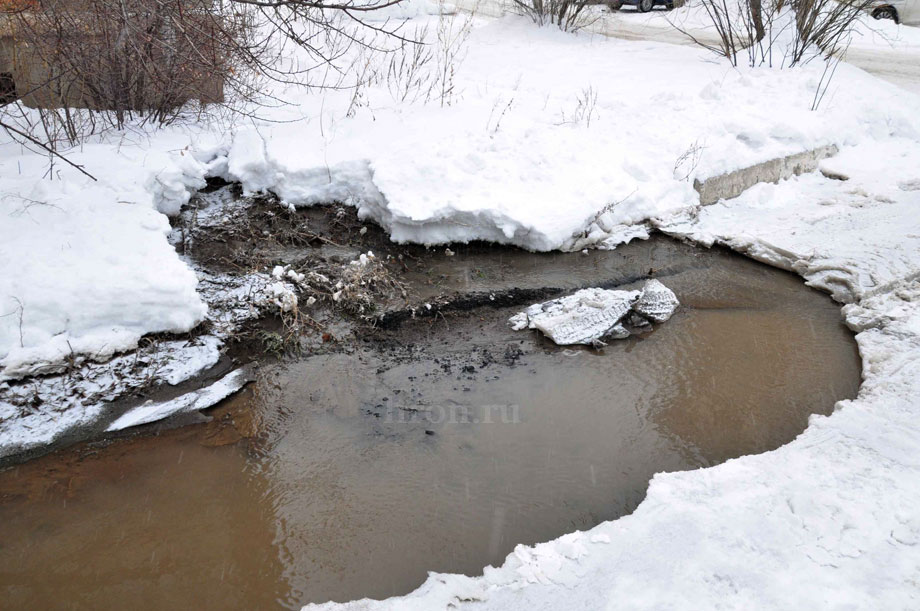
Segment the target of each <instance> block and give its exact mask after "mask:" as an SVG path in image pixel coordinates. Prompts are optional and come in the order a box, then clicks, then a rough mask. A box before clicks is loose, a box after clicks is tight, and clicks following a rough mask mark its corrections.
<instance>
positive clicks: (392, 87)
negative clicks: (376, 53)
mask: <svg viewBox="0 0 920 611" xmlns="http://www.w3.org/2000/svg"><path fill="white" fill-rule="evenodd" d="M413 38H414V41H402V44H401V45H400V48H399V49H398V50H397V51H396V52H395V53H392V54H391V55H390V57H389V62H388V64H387V71H386V81H387V88H388V89H389V91H390V95H391V96H393V99H394V100H396V101H397V102H414V101H416V100H418V99H420V98H423V99H427V98H428V96H429V94H430V91H431V87H432V82H433V80H434V74H433V72H432V70H431V67H432V65H433V63H432V62H433V61H434V58H435V57H434V56H435V54H434V51H433V50H432V48H431V45H428V44H426V43H425V42H424V41H425V40H427V39H428V26H427V25H426V26H423V27H421V28H416V30H415V33H414V35H413Z"/></svg>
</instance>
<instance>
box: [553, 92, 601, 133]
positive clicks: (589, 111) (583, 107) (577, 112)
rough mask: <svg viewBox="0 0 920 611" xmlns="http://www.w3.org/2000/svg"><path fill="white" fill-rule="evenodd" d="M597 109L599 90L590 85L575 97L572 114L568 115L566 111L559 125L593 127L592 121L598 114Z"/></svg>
mask: <svg viewBox="0 0 920 611" xmlns="http://www.w3.org/2000/svg"><path fill="white" fill-rule="evenodd" d="M596 107H597V90H596V89H595V88H594V87H593V86H591V85H589V86H587V87H585V88H584V89H582V90H581V92H580V93H578V95H576V96H575V108H574V109H572V112H570V113H568V114H566V112H565V110H563V111H562V121H560V123H559V124H560V125H565V124H567V123H570V124H575V125H580V124H584V126H585V127H591V121H592V120H593V119H594V117H595V114H596V112H597V111H596Z"/></svg>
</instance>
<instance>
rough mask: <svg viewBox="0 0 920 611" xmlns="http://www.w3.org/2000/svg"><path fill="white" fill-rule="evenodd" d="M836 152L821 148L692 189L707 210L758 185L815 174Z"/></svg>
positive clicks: (696, 182) (696, 183) (829, 147)
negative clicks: (823, 162) (820, 165)
mask: <svg viewBox="0 0 920 611" xmlns="http://www.w3.org/2000/svg"><path fill="white" fill-rule="evenodd" d="M838 151H839V149H838V148H837V145H836V144H829V145H827V146H821V147H818V148H816V149H812V150H810V151H805V152H803V153H796V154H795V155H788V156H786V157H779V158H777V159H771V160H770V161H765V162H763V163H758V164H757V165H752V166H749V167H747V168H742V169H740V170H735V171H734V172H728V173H727V174H721V175H719V176H713V177H711V178H707V179H706V180H704V181H700V180H698V179H697V180H694V181H693V188H694V189H696V191H697V193H699V194H700V204H702V205H704V206H707V205H709V204H714V203H716V202H717V201H719V200H722V199H732V198H733V197H738V196H739V195H741V194H742V193H743V192H744V191H746V190H747V189H750V188H751V187H753V186H754V185H756V184H757V183H760V182H772V183H777V182H779V181H781V180H785V179H787V178H791V177H793V176H798V175H800V174H804V173H805V172H814V171H815V170H817V169H818V163H820V161H821V160H822V159H826V158H828V157H833V156H834V155H836V154H837V152H838Z"/></svg>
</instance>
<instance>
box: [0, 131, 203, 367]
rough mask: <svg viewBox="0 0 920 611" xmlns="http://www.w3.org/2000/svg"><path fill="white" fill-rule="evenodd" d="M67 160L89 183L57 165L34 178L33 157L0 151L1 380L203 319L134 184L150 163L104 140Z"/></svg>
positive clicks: (163, 226) (102, 353)
mask: <svg viewBox="0 0 920 611" xmlns="http://www.w3.org/2000/svg"><path fill="white" fill-rule="evenodd" d="M10 148H12V147H9V146H6V147H3V148H0V153H8V152H9V149H10ZM75 157H76V158H78V159H79V160H80V161H82V162H84V163H86V164H87V165H88V166H90V167H92V168H93V169H94V170H95V171H96V172H97V173H99V174H100V179H101V180H100V182H99V183H93V182H92V181H90V180H89V179H88V178H84V177H81V176H78V175H76V172H74V171H72V170H70V169H69V168H63V167H61V168H56V169H55V172H60V173H61V174H62V175H64V176H65V177H64V178H63V179H58V180H36V179H35V178H34V177H35V176H41V175H42V174H43V173H44V171H45V168H44V167H43V164H44V160H43V159H41V158H37V157H36V156H28V155H23V156H18V155H9V154H7V155H0V175H2V176H3V178H2V180H0V218H2V219H3V221H2V222H0V278H3V282H2V286H0V315H2V317H0V381H2V380H3V379H9V378H17V377H21V376H23V375H30V374H36V373H47V372H49V371H54V370H57V369H59V368H60V366H61V364H62V363H63V362H64V361H65V360H66V359H67V358H69V357H70V356H72V355H79V354H89V355H92V356H93V357H94V358H97V359H100V360H104V359H106V358H109V357H111V356H112V355H113V354H115V353H117V352H121V351H125V350H129V349H132V348H134V347H135V346H136V345H137V340H138V339H139V338H140V337H141V336H143V335H144V334H147V333H152V332H161V331H173V332H182V331H188V330H189V329H191V328H192V327H194V326H195V325H196V324H197V323H198V322H199V321H200V320H201V319H202V317H203V316H204V314H205V311H206V309H205V306H204V304H203V303H202V301H201V299H200V298H199V297H198V295H197V293H196V291H195V286H196V284H197V281H196V279H195V274H194V273H193V272H192V271H191V270H189V269H188V267H187V266H186V265H185V264H184V263H183V262H182V261H180V260H179V257H178V255H177V254H176V252H175V250H174V249H173V248H172V247H171V246H170V245H169V244H168V243H167V241H166V234H167V233H168V232H169V230H170V227H169V223H168V221H167V219H166V217H164V216H163V215H162V214H160V213H158V212H157V211H156V210H155V209H154V208H153V200H152V197H151V194H150V193H149V192H147V191H145V190H144V189H143V184H144V182H145V180H146V179H147V178H148V175H150V174H151V170H150V169H148V168H145V167H144V166H143V165H140V167H137V166H133V164H132V161H131V160H127V159H124V158H123V157H121V156H118V155H113V154H111V153H109V152H108V151H107V150H106V149H104V148H103V147H87V150H85V151H84V152H82V153H79V154H76V155H75ZM157 161H160V162H163V163H166V160H165V159H163V158H160V159H158V160H152V162H153V163H154V164H156V162H157ZM106 168H108V169H106ZM157 169H158V170H159V169H160V168H159V167H157ZM20 171H21V174H20ZM102 172H106V174H105V175H103V174H102ZM108 172H112V174H108ZM27 177H28V178H27Z"/></svg>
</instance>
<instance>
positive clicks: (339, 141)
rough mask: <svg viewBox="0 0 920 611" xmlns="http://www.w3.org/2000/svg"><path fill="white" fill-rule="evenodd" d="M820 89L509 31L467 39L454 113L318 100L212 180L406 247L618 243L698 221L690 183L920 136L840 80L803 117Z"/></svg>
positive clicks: (867, 82) (677, 50)
mask: <svg viewBox="0 0 920 611" xmlns="http://www.w3.org/2000/svg"><path fill="white" fill-rule="evenodd" d="M496 57H501V58H502V61H501V62H498V61H496V60H495V58H496ZM652 74H654V78H649V75H652ZM821 76H822V71H821V67H820V66H817V65H815V66H809V67H807V68H803V69H797V70H790V71H780V70H765V69H760V70H749V69H731V68H730V67H727V66H726V65H725V64H722V63H718V62H713V61H712V58H711V56H710V55H709V54H707V53H706V52H704V51H701V50H698V49H688V48H682V47H674V46H669V45H662V44H657V43H643V44H636V43H626V42H622V41H618V40H611V39H594V38H590V37H586V36H582V37H576V36H571V35H567V34H564V33H561V32H558V31H554V30H552V29H551V28H535V27H533V26H532V24H530V23H529V22H527V21H526V20H524V19H515V18H506V19H504V20H501V21H499V22H495V23H491V24H487V25H484V26H482V27H477V28H475V29H474V30H473V32H472V35H471V36H470V40H469V43H468V49H467V52H466V54H465V56H464V58H463V61H462V63H459V64H458V66H457V71H456V77H455V82H454V88H455V90H456V91H458V92H459V93H458V94H457V96H456V99H453V100H451V103H450V104H449V105H445V106H444V107H441V106H440V104H438V103H437V102H435V103H429V104H427V105H425V104H421V103H416V104H402V105H394V102H393V98H392V95H391V92H390V91H389V90H388V88H387V87H386V86H385V84H378V85H377V86H375V87H370V88H368V89H367V90H366V91H363V92H362V95H363V99H365V100H366V106H364V107H360V108H358V109H357V111H355V116H353V117H350V118H345V117H341V116H340V117H334V116H332V115H329V114H328V113H330V112H332V111H330V110H328V109H329V108H347V107H349V104H348V103H347V102H346V101H345V99H344V98H343V99H341V100H340V101H339V103H338V105H336V104H335V103H330V101H329V100H330V98H328V97H327V99H326V104H327V105H326V106H325V107H324V108H325V111H324V112H326V113H327V115H326V119H323V118H322V117H323V115H322V114H321V113H320V112H317V113H316V114H317V115H318V116H320V120H318V121H313V122H312V123H310V124H309V125H301V126H298V129H290V128H289V127H287V126H284V127H273V126H271V125H265V126H260V127H258V128H253V129H251V130H249V131H238V132H236V134H235V135H234V136H233V141H232V143H231V145H230V146H229V147H228V149H227V151H226V156H225V157H222V158H220V159H215V160H213V161H212V162H211V165H212V166H213V167H216V168H226V170H225V171H223V172H222V174H221V175H222V176H223V177H224V178H227V179H230V180H238V181H240V182H241V183H242V184H243V185H244V187H245V188H246V189H247V190H250V191H272V192H274V193H276V194H277V195H278V196H279V197H280V198H281V199H282V200H284V201H285V202H286V203H289V204H293V205H311V204H314V203H318V202H327V201H330V200H335V201H342V202H346V203H350V204H352V205H355V206H357V207H358V209H359V213H360V214H361V216H362V217H365V218H372V219H374V220H375V221H377V222H379V223H380V224H381V225H383V226H384V227H385V228H386V229H387V231H389V232H390V234H391V236H392V238H393V239H394V240H396V241H400V242H404V241H405V242H408V241H411V242H420V243H425V244H440V243H447V242H450V241H460V242H465V241H470V240H478V239H482V240H489V241H494V242H501V243H510V244H516V245H519V246H522V247H524V248H528V249H532V250H552V249H558V248H563V249H572V248H582V247H584V246H586V245H591V244H597V243H603V242H605V241H606V243H607V245H613V244H614V243H617V242H619V241H624V240H628V239H631V238H633V237H644V236H645V235H647V234H646V233H645V230H644V228H642V227H637V226H636V224H637V223H639V222H640V221H643V220H644V219H647V218H654V217H663V216H667V215H669V214H672V213H674V212H677V211H680V210H688V209H692V208H693V207H694V206H696V204H697V203H698V199H697V194H696V193H695V192H694V191H693V189H692V187H691V183H692V180H693V179H694V178H698V179H705V178H707V177H709V176H713V175H717V174H721V173H723V172H726V171H730V170H734V169H738V168H741V167H746V166H749V165H753V164H755V163H759V162H763V161H767V160H770V159H773V158H776V157H781V156H785V155H790V154H794V153H800V152H802V151H806V150H810V149H814V148H818V147H821V146H825V145H829V144H836V145H840V146H843V145H854V144H858V143H860V142H869V141H874V140H875V139H878V138H882V139H884V138H888V137H891V136H900V137H905V138H911V139H915V138H917V136H918V134H920V122H918V120H917V117H916V113H915V110H914V109H915V106H914V105H915V100H914V98H912V97H911V96H910V95H909V94H907V93H905V92H903V91H902V90H899V89H897V88H895V87H893V86H887V85H885V84H883V83H879V82H878V81H877V80H875V79H873V78H871V77H868V76H867V75H865V74H864V73H862V72H861V71H859V70H857V69H855V68H852V67H850V66H841V67H840V68H839V69H838V72H837V75H836V77H835V80H834V82H833V85H832V88H831V90H830V91H829V92H828V94H827V95H826V96H825V100H824V102H823V108H822V111H821V112H814V111H813V110H812V107H813V104H814V100H815V94H816V90H817V88H818V84H819V82H820V79H821ZM333 97H334V96H333ZM307 103H309V102H307ZM304 113H305V114H309V112H308V111H307V110H306V109H305V110H304Z"/></svg>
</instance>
